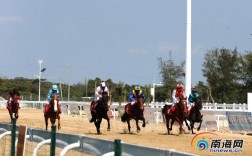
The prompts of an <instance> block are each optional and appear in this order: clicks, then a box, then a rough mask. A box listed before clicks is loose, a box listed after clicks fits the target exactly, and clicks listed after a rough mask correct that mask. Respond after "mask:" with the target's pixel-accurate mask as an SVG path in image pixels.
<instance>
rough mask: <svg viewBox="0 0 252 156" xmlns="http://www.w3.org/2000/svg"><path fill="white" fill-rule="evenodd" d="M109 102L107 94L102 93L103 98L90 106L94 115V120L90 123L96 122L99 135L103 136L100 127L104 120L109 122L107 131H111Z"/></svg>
mask: <svg viewBox="0 0 252 156" xmlns="http://www.w3.org/2000/svg"><path fill="white" fill-rule="evenodd" d="M108 102H109V96H108V93H107V92H103V93H102V97H101V98H100V99H99V100H98V101H97V102H95V101H93V102H92V103H91V106H90V111H91V115H92V119H91V120H90V122H94V124H95V127H96V132H97V134H101V131H100V125H101V122H102V118H104V119H106V120H107V123H108V127H107V131H110V119H109V117H108V113H107V112H108Z"/></svg>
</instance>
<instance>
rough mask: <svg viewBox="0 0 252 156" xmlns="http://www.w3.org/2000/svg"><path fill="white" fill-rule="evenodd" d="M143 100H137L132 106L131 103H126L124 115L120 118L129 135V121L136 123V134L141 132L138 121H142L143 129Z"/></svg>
mask: <svg viewBox="0 0 252 156" xmlns="http://www.w3.org/2000/svg"><path fill="white" fill-rule="evenodd" d="M143 104H144V100H143V99H142V98H139V99H137V102H136V103H135V104H134V105H133V106H132V105H131V103H128V104H127V105H126V106H125V108H124V110H125V112H124V114H123V115H122V117H121V120H122V122H126V121H127V124H128V130H129V133H130V128H131V127H130V120H131V119H134V120H135V121H136V126H137V132H138V133H139V132H140V131H141V129H140V127H139V125H138V121H139V120H142V121H143V125H142V126H143V127H145V118H144V105H143Z"/></svg>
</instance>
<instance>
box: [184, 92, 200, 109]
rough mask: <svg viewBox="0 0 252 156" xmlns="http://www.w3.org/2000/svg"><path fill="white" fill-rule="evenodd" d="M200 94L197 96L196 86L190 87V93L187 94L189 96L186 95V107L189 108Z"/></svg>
mask: <svg viewBox="0 0 252 156" xmlns="http://www.w3.org/2000/svg"><path fill="white" fill-rule="evenodd" d="M199 97H200V96H199V94H198V93H197V89H196V87H194V88H193V89H192V93H191V94H190V95H189V97H188V105H187V107H188V109H190V108H191V106H192V105H193V103H194V102H195V100H196V99H197V98H199Z"/></svg>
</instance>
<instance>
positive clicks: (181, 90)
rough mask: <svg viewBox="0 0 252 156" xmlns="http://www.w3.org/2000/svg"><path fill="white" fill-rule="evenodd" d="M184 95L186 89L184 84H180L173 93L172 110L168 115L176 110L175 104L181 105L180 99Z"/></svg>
mask: <svg viewBox="0 0 252 156" xmlns="http://www.w3.org/2000/svg"><path fill="white" fill-rule="evenodd" d="M182 95H184V96H185V92H184V88H183V84H182V83H178V84H177V87H176V89H174V90H173V92H172V108H171V111H170V110H169V112H168V113H172V112H174V110H175V107H174V106H175V104H176V103H179V97H180V96H182Z"/></svg>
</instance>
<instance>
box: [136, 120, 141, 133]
mask: <svg viewBox="0 0 252 156" xmlns="http://www.w3.org/2000/svg"><path fill="white" fill-rule="evenodd" d="M138 121H139V120H138V119H136V127H137V133H139V132H140V131H141V128H140V127H139V125H138Z"/></svg>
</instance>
